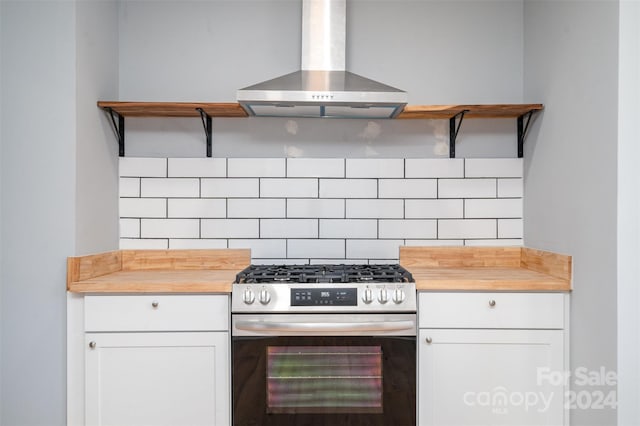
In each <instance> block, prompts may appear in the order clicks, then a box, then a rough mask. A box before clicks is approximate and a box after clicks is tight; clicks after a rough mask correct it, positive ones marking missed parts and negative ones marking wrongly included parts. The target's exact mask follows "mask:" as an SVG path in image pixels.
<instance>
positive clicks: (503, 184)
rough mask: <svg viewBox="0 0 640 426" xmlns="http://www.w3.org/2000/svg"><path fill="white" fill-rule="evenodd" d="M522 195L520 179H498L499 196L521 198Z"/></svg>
mask: <svg viewBox="0 0 640 426" xmlns="http://www.w3.org/2000/svg"><path fill="white" fill-rule="evenodd" d="M523 195H524V189H523V180H522V179H498V197H499V198H522V196H523Z"/></svg>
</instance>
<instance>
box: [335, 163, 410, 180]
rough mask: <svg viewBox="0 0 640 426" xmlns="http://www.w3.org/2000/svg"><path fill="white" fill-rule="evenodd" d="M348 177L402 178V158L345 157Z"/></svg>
mask: <svg viewBox="0 0 640 426" xmlns="http://www.w3.org/2000/svg"><path fill="white" fill-rule="evenodd" d="M346 177H348V178H402V177H404V159H402V158H347V165H346Z"/></svg>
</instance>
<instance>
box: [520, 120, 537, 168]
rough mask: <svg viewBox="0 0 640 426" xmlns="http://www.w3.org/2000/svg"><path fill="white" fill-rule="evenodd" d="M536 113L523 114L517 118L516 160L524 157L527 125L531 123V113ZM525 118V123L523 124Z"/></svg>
mask: <svg viewBox="0 0 640 426" xmlns="http://www.w3.org/2000/svg"><path fill="white" fill-rule="evenodd" d="M534 112H536V111H533V110H532V111H529V112H525V113H524V114H522V115H520V116H518V158H522V157H523V156H524V139H525V137H526V136H527V130H529V123H530V122H531V117H532V116H533V113H534ZM525 118H526V120H527V121H526V122H525Z"/></svg>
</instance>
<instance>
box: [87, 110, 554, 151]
mask: <svg viewBox="0 0 640 426" xmlns="http://www.w3.org/2000/svg"><path fill="white" fill-rule="evenodd" d="M98 107H100V108H102V109H104V110H105V111H107V112H108V113H109V115H110V116H111V120H112V122H113V126H114V129H115V131H116V133H117V137H118V145H119V150H120V156H121V157H123V156H124V129H125V120H124V119H125V117H200V118H202V122H203V125H204V129H205V134H206V139H207V142H206V143H207V157H211V150H212V145H211V144H212V142H211V140H212V137H213V136H212V134H213V126H212V123H211V119H212V118H214V117H225V118H243V117H248V115H247V113H246V112H245V110H244V109H243V108H242V107H241V106H240V104H239V103H237V102H119V101H113V102H107V101H99V102H98ZM542 109H543V105H542V104H483V105H407V106H405V107H404V109H403V110H402V112H401V113H400V114H399V115H398V117H397V119H440V120H449V157H451V158H454V157H455V143H456V137H457V135H458V130H459V129H460V125H461V124H462V120H463V118H516V119H517V129H518V136H517V144H518V157H522V155H523V145H524V138H525V135H526V132H527V128H528V127H529V122H530V120H531V116H532V115H533V114H534V113H536V112H538V111H540V110H542ZM525 117H526V122H525V121H524V119H525ZM116 118H117V123H116Z"/></svg>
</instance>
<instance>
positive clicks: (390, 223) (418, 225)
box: [378, 219, 438, 238]
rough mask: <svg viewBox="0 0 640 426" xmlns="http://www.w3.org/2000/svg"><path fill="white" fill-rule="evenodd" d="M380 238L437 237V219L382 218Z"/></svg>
mask: <svg viewBox="0 0 640 426" xmlns="http://www.w3.org/2000/svg"><path fill="white" fill-rule="evenodd" d="M379 226H380V231H379V235H378V237H379V238H437V235H438V232H437V231H438V230H437V223H436V221H435V220H423V219H409V220H403V219H399V220H394V219H390V220H387V219H382V220H380V224H379Z"/></svg>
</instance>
